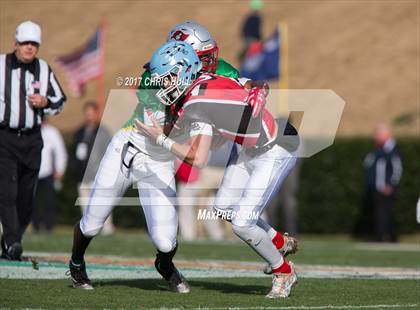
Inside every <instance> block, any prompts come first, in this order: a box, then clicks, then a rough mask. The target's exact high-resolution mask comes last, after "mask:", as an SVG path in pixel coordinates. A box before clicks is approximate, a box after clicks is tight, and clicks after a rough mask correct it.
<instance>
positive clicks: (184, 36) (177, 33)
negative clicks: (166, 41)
mask: <svg viewBox="0 0 420 310" xmlns="http://www.w3.org/2000/svg"><path fill="white" fill-rule="evenodd" d="M188 37H189V35H188V34H186V33H183V32H182V31H181V30H177V31H175V32H174V34H173V35H172V37H171V39H175V40H177V41H185V40H186V39H187V38H188Z"/></svg>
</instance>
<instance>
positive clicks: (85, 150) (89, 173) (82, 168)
mask: <svg viewBox="0 0 420 310" xmlns="http://www.w3.org/2000/svg"><path fill="white" fill-rule="evenodd" d="M83 113H84V118H85V123H84V124H83V126H82V127H80V128H79V129H78V130H77V132H76V134H75V135H74V141H73V147H72V153H71V162H70V164H71V167H72V171H73V173H75V175H76V177H77V180H78V181H79V187H78V189H79V198H80V199H81V201H82V202H85V203H82V205H81V208H82V212H84V210H85V208H86V205H87V200H88V199H89V196H90V191H91V189H92V187H93V182H94V181H95V175H96V172H97V171H98V168H99V164H100V162H101V159H102V157H103V155H104V154H105V151H106V148H107V147H108V144H109V142H110V141H111V135H110V133H109V131H108V130H107V128H106V127H104V126H103V125H102V126H99V125H100V118H101V111H100V110H99V107H98V105H97V104H96V102H94V101H88V102H86V103H85V105H84V107H83ZM114 230H115V227H114V224H113V222H112V215H110V216H109V218H108V219H107V220H106V222H105V224H104V227H103V229H102V232H101V233H102V234H103V235H111V234H113V233H114Z"/></svg>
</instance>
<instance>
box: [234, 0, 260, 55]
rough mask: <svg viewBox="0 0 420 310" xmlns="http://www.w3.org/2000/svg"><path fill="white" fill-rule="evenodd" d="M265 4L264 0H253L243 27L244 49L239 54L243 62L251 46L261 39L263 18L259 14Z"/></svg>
mask: <svg viewBox="0 0 420 310" xmlns="http://www.w3.org/2000/svg"><path fill="white" fill-rule="evenodd" d="M262 6H263V3H262V0H251V1H250V7H251V12H250V13H249V15H247V16H246V18H245V20H244V22H243V24H242V28H241V38H242V41H243V46H242V51H241V53H240V54H239V61H240V62H241V63H242V60H243V59H244V57H245V55H246V53H247V51H248V48H249V46H250V45H251V44H252V43H254V42H259V41H261V24H262V18H261V16H260V14H259V11H260V10H261V8H262Z"/></svg>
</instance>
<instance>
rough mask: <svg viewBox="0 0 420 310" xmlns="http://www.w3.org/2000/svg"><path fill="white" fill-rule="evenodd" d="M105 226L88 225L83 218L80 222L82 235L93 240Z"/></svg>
mask: <svg viewBox="0 0 420 310" xmlns="http://www.w3.org/2000/svg"><path fill="white" fill-rule="evenodd" d="M103 226H104V225H103V224H102V225H95V226H93V225H88V224H87V223H86V222H85V221H84V220H83V218H82V220H81V221H80V230H81V232H82V234H83V235H84V236H85V237H87V238H93V237H95V236H96V235H97V234H99V232H100V231H101V229H102V227H103Z"/></svg>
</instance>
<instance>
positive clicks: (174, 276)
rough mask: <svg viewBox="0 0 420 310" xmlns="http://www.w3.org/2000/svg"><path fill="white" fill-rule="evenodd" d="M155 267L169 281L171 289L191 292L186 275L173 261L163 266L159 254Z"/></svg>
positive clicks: (179, 291) (182, 292)
mask: <svg viewBox="0 0 420 310" xmlns="http://www.w3.org/2000/svg"><path fill="white" fill-rule="evenodd" d="M155 267H156V270H157V271H158V272H159V274H160V275H161V276H162V277H163V278H164V279H165V280H166V281H167V282H168V285H169V289H170V290H171V291H173V292H176V293H181V294H185V293H189V292H190V286H189V285H188V282H187V280H186V279H185V278H184V276H183V275H182V274H181V273H180V272H179V271H178V269H177V268H176V267H175V265H174V263H173V262H170V263H169V265H167V266H166V268H163V266H162V264H161V262H160V259H159V256H158V257H157V258H156V260H155Z"/></svg>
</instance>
